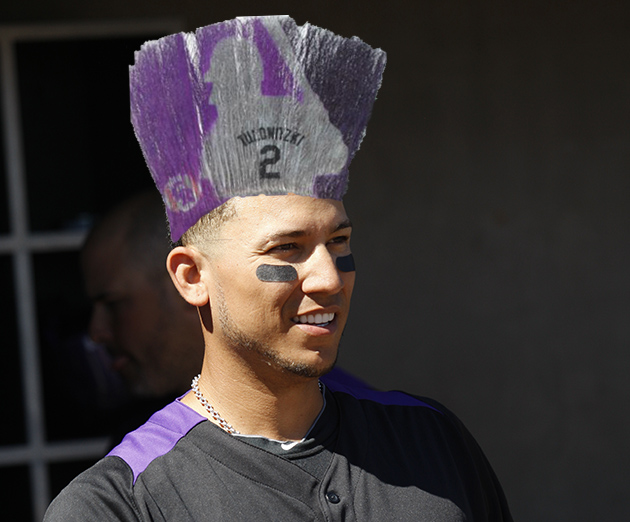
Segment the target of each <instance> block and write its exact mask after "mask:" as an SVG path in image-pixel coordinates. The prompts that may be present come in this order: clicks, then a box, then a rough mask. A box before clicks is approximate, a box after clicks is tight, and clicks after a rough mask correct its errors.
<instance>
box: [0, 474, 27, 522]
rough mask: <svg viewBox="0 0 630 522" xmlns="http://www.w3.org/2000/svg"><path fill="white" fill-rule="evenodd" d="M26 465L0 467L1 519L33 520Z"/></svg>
mask: <svg viewBox="0 0 630 522" xmlns="http://www.w3.org/2000/svg"><path fill="white" fill-rule="evenodd" d="M31 504H32V502H31V487H30V483H29V472H28V467H27V466H9V467H6V468H0V505H1V506H2V520H33V510H32V509H31Z"/></svg>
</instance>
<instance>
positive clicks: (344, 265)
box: [335, 254, 356, 272]
mask: <svg viewBox="0 0 630 522" xmlns="http://www.w3.org/2000/svg"><path fill="white" fill-rule="evenodd" d="M335 264H336V265H337V268H338V269H339V270H341V271H342V272H354V271H355V270H356V269H355V266H354V257H352V254H349V255H347V256H343V257H338V258H337V261H335Z"/></svg>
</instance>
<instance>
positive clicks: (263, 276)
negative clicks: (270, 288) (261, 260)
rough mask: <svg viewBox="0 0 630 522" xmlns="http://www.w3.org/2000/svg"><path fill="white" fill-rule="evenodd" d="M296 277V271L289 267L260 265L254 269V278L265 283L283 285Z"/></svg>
mask: <svg viewBox="0 0 630 522" xmlns="http://www.w3.org/2000/svg"><path fill="white" fill-rule="evenodd" d="M297 276H298V274H297V270H296V269H295V268H293V267H292V266H291V265H260V266H259V267H258V268H257V269H256V277H258V279H260V280H261V281H265V282H271V283H283V282H286V281H295V280H296V279H297Z"/></svg>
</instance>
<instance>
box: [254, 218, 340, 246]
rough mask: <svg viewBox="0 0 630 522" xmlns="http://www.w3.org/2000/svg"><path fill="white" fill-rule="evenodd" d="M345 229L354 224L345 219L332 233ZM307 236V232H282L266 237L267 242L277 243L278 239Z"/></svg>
mask: <svg viewBox="0 0 630 522" xmlns="http://www.w3.org/2000/svg"><path fill="white" fill-rule="evenodd" d="M345 228H352V223H351V222H350V220H349V219H344V220H343V221H342V222H341V223H339V224H338V225H337V226H336V227H335V228H334V229H333V230H332V231H331V233H332V234H334V233H335V232H338V231H339V230H343V229H345ZM305 235H307V231H306V230H280V231H278V232H274V233H273V234H269V235H268V236H266V237H265V240H266V241H269V242H272V241H276V240H278V239H282V238H287V237H289V238H300V237H304V236H305Z"/></svg>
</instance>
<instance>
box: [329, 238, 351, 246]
mask: <svg viewBox="0 0 630 522" xmlns="http://www.w3.org/2000/svg"><path fill="white" fill-rule="evenodd" d="M349 241H350V236H337V237H333V238H332V239H331V240H330V243H333V244H335V243H336V244H346V243H348V242H349Z"/></svg>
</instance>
